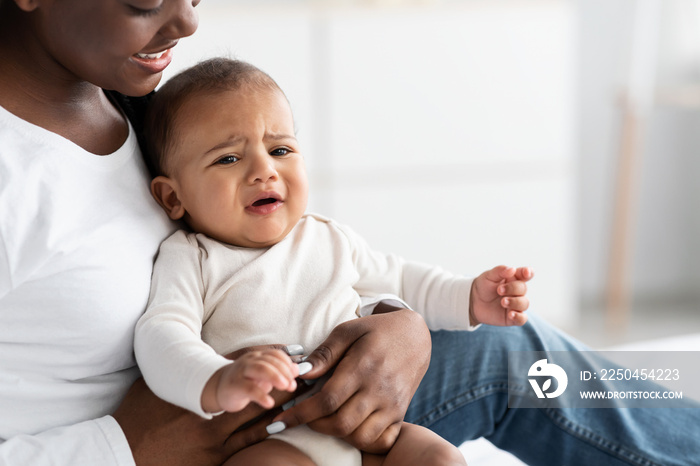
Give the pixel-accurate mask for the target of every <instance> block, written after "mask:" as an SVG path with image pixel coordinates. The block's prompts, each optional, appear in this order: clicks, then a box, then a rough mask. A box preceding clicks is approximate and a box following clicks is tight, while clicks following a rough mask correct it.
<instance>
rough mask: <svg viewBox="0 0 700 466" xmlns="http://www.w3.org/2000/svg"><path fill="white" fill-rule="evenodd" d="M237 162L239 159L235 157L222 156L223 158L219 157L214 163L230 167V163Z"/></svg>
mask: <svg viewBox="0 0 700 466" xmlns="http://www.w3.org/2000/svg"><path fill="white" fill-rule="evenodd" d="M239 160H240V159H239V158H238V157H236V156H235V155H224V156H223V157H221V158H220V159H218V160H217V161H216V162H214V163H216V164H218V165H230V164H232V163H236V162H238V161H239Z"/></svg>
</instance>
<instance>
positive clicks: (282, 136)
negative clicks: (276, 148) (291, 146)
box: [263, 133, 296, 141]
mask: <svg viewBox="0 0 700 466" xmlns="http://www.w3.org/2000/svg"><path fill="white" fill-rule="evenodd" d="M263 139H264V140H268V139H271V140H273V141H280V140H282V139H294V140H296V137H295V136H294V135H291V134H287V133H265V136H264V137H263Z"/></svg>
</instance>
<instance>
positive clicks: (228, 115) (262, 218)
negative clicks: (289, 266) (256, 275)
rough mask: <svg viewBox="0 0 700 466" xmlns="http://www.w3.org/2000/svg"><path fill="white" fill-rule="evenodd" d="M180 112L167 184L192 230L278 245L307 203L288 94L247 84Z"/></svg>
mask: <svg viewBox="0 0 700 466" xmlns="http://www.w3.org/2000/svg"><path fill="white" fill-rule="evenodd" d="M178 113H179V115H178V116H177V119H176V126H175V135H176V137H177V138H178V141H177V143H176V145H175V147H174V150H173V151H172V153H171V154H170V156H171V157H172V158H171V161H172V165H171V167H172V176H171V177H170V178H171V179H172V180H173V182H174V183H175V189H176V191H177V195H178V197H179V200H180V202H182V206H183V208H184V210H185V212H186V213H185V215H184V218H185V220H186V221H187V222H188V224H189V225H190V227H191V228H192V229H193V230H195V231H197V232H200V233H204V234H206V235H207V236H210V237H212V238H214V239H217V240H219V241H222V242H225V243H229V244H233V245H236V246H243V247H253V248H259V247H266V246H271V245H273V244H276V243H277V242H279V241H281V240H282V239H283V238H284V237H285V236H286V235H287V234H288V233H289V231H290V230H291V229H292V228H294V226H295V225H296V223H297V222H298V221H299V219H300V218H301V216H302V215H303V213H304V211H305V210H306V204H307V199H308V183H307V178H306V170H305V167H304V160H303V158H302V155H301V152H300V149H299V144H298V142H297V140H296V137H295V136H294V120H293V117H292V111H291V109H290V108H289V104H288V102H287V99H286V98H285V97H284V95H283V94H282V93H281V92H280V91H278V90H276V89H260V88H257V87H249V86H245V85H244V86H243V87H242V88H241V89H238V90H224V91H218V92H215V93H213V94H209V95H205V96H197V97H195V98H193V99H190V100H189V101H187V102H186V103H185V105H184V106H183V107H182V108H181V109H180V110H179V112H178Z"/></svg>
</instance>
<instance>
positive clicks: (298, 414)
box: [275, 303, 431, 453]
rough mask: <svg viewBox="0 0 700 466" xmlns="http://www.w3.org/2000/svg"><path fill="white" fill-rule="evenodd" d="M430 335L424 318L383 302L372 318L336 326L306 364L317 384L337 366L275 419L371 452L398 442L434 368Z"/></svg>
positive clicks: (305, 376)
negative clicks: (312, 391)
mask: <svg viewBox="0 0 700 466" xmlns="http://www.w3.org/2000/svg"><path fill="white" fill-rule="evenodd" d="M430 348H431V342H430V332H429V331H428V328H427V327H426V325H425V322H424V321H423V319H422V318H421V316H420V315H418V314H416V313H415V312H413V311H410V310H408V309H399V308H396V307H392V306H389V305H387V304H383V303H380V304H379V305H378V306H377V308H376V309H375V311H374V313H373V315H371V316H367V317H363V318H361V319H354V320H351V321H348V322H345V323H343V324H341V325H339V326H338V327H336V328H335V329H334V330H333V331H332V332H331V334H330V335H329V336H328V338H327V339H326V340H325V341H324V342H323V343H322V344H321V345H320V346H319V347H318V348H316V349H315V350H314V351H313V352H312V353H311V354H310V355H309V357H308V359H307V361H309V362H311V363H312V364H313V367H314V368H313V369H312V370H311V371H310V372H309V373H307V374H306V375H304V376H303V378H305V379H314V378H317V377H320V376H321V375H323V374H325V373H326V372H327V371H328V370H330V369H332V368H334V367H335V371H334V372H333V375H332V376H331V378H330V379H329V380H328V381H327V382H326V383H325V385H324V386H323V388H322V389H321V391H320V392H319V393H318V394H316V395H315V396H313V397H311V398H309V399H307V400H305V401H303V402H301V403H299V404H298V405H296V406H294V407H292V408H290V409H288V410H286V411H285V412H283V413H282V414H280V415H279V416H277V417H276V418H275V421H281V422H284V423H285V424H286V426H287V428H290V427H294V426H297V425H299V424H308V425H309V426H310V427H311V428H312V429H314V430H316V431H318V432H322V433H325V434H328V435H333V436H335V437H340V438H343V439H345V440H346V441H347V442H349V443H351V444H352V445H354V446H356V447H357V448H359V449H361V450H363V451H368V452H377V453H380V452H385V451H386V450H387V449H388V448H389V447H390V446H391V445H392V444H393V443H394V440H395V439H396V436H397V435H398V432H399V429H400V424H401V421H402V420H403V417H404V415H405V413H406V409H407V408H408V404H409V402H410V401H411V398H412V397H413V394H414V393H415V391H416V389H417V388H418V385H419V383H420V381H421V379H422V377H423V375H424V374H425V371H426V370H427V368H428V364H429V363H430Z"/></svg>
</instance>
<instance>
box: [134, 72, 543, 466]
mask: <svg viewBox="0 0 700 466" xmlns="http://www.w3.org/2000/svg"><path fill="white" fill-rule="evenodd" d="M145 134H146V135H147V141H146V144H147V148H148V150H147V160H148V163H149V166H150V168H151V170H152V172H153V173H154V174H155V175H156V176H155V178H154V179H153V181H152V183H151V192H152V193H153V196H154V197H155V198H156V200H157V201H158V203H159V204H160V205H161V206H162V207H163V209H165V211H166V212H167V213H168V215H169V216H170V218H172V219H173V220H184V222H185V224H186V227H187V230H181V231H178V232H176V233H175V234H173V235H172V236H171V237H170V238H168V239H167V240H166V241H164V242H163V244H162V245H161V248H160V252H159V255H158V258H157V260H156V264H155V267H154V272H153V279H152V286H151V296H150V300H149V305H148V309H147V311H146V313H145V315H144V316H143V317H142V318H141V320H140V321H139V323H138V325H137V328H136V340H135V348H136V356H137V359H138V363H139V366H140V367H141V370H142V372H143V375H144V378H145V380H146V382H147V383H148V385H149V386H150V387H151V389H152V390H153V391H154V392H155V393H156V394H157V395H158V396H160V397H162V398H163V399H165V400H167V401H170V402H172V403H174V404H177V405H179V406H182V407H184V408H186V409H189V410H191V411H193V412H195V413H198V414H199V415H201V416H203V417H210V416H212V415H213V414H215V413H219V412H222V411H232V412H233V411H238V410H241V409H243V408H244V407H245V406H246V405H247V404H248V403H250V402H256V403H258V404H260V405H261V406H263V407H267V408H270V407H272V406H273V400H272V398H271V396H270V392H271V391H272V390H273V389H278V390H286V391H294V390H295V388H296V381H295V377H296V376H297V375H299V370H300V368H301V369H304V364H306V365H308V363H302V364H300V365H296V364H294V363H293V362H292V361H291V359H290V358H289V356H287V355H286V354H285V353H283V352H282V351H280V350H272V349H265V350H257V351H252V352H248V353H246V354H245V355H244V356H241V357H240V358H238V359H236V360H235V361H231V360H229V359H226V358H224V357H223V356H221V355H223V354H228V353H231V352H233V351H235V350H237V349H240V348H244V347H251V346H259V345H265V344H271V343H284V342H299V343H301V344H302V346H303V347H304V348H310V349H313V348H315V347H316V346H317V345H318V344H319V343H321V342H322V341H323V340H324V339H325V338H326V336H327V335H328V334H329V333H330V331H331V330H332V329H333V328H334V327H336V326H337V325H339V324H340V323H342V322H345V321H347V320H349V319H356V318H361V317H362V313H363V309H364V308H363V307H362V305H361V298H360V296H364V297H373V296H377V295H379V294H382V293H392V294H394V295H397V296H399V297H400V298H401V299H403V300H404V301H405V302H406V303H407V304H408V305H409V306H411V307H412V308H413V309H415V311H417V312H419V313H420V314H421V315H422V316H423V317H424V319H425V321H426V323H427V324H428V326H429V327H430V328H431V329H472V328H474V327H475V326H476V325H478V324H479V323H485V324H491V325H522V324H524V323H525V321H526V320H527V317H526V316H525V314H524V313H523V311H525V310H526V309H527V307H528V300H527V298H526V297H525V289H526V286H525V282H526V281H527V280H529V279H530V278H531V277H532V272H531V271H530V270H529V269H526V268H521V269H515V268H509V267H505V266H499V267H496V268H494V269H492V270H489V271H487V272H484V273H483V274H481V275H480V276H479V277H477V278H476V279H474V280H472V279H468V278H465V277H460V276H455V275H452V274H448V273H446V272H444V271H442V270H440V269H438V268H435V267H431V266H427V265H424V264H419V263H412V262H407V261H404V260H403V259H401V258H400V257H397V256H395V255H387V254H382V253H379V252H376V251H373V250H372V249H370V248H369V247H368V245H367V244H366V242H365V241H364V240H363V239H362V238H360V237H359V236H358V235H357V234H355V233H354V232H353V231H352V230H350V229H349V228H347V227H345V226H343V225H339V224H337V223H336V222H334V221H333V220H331V219H328V218H325V217H322V216H320V215H314V214H306V213H305V211H306V207H307V197H308V183H307V178H306V172H305V168H304V160H303V158H302V155H301V151H300V148H299V144H298V142H297V140H296V138H295V132H294V120H293V116H292V112H291V109H290V106H289V103H288V101H287V99H286V97H285V95H284V93H283V92H282V91H281V90H280V88H279V87H278V86H277V84H276V83H275V82H274V81H273V80H272V79H271V78H270V77H269V76H268V75H266V74H265V73H263V72H262V71H260V70H259V69H257V68H255V67H254V66H252V65H250V64H248V63H245V62H241V61H236V60H229V59H220V58H217V59H212V60H208V61H205V62H202V63H200V64H198V65H196V66H194V67H192V68H190V69H188V70H186V71H184V72H182V73H180V74H179V75H177V76H176V77H174V78H172V79H171V80H170V81H169V82H167V83H166V84H165V85H164V86H163V87H162V88H161V89H160V90H159V91H158V92H157V93H156V95H155V97H154V98H153V100H152V102H151V104H150V108H149V110H148V114H147V117H146V125H145ZM424 455H429V457H430V459H429V460H426V459H425V456H424ZM292 458H302V460H299V461H296V460H292ZM313 463H315V464H317V465H324V464H327V465H359V464H362V465H364V466H372V465H380V464H382V465H386V466H391V465H397V466H399V465H401V466H404V465H413V464H415V465H421V466H422V465H424V464H432V465H441V464H465V463H464V459H463V457H462V455H461V454H460V452H459V450H457V448H455V447H454V446H452V445H451V444H449V443H448V442H447V441H445V440H444V439H442V438H440V437H439V436H437V435H436V434H434V433H433V432H431V431H429V430H428V429H425V428H423V427H419V426H416V425H412V424H408V423H404V424H403V425H402V427H401V431H400V434H399V436H398V438H397V440H396V442H395V443H394V445H393V447H392V448H391V449H390V450H389V452H387V454H386V455H376V454H368V453H364V452H359V451H358V450H356V449H355V448H354V447H351V446H350V445H349V444H347V443H345V442H344V441H343V440H340V439H336V438H333V437H330V436H326V435H322V434H319V433H317V432H314V431H312V430H311V429H309V428H308V427H307V426H298V427H295V428H292V429H287V430H284V431H283V432H281V433H277V434H275V435H272V436H270V437H269V438H268V439H266V440H265V441H263V442H261V443H260V444H258V445H254V446H252V447H248V448H246V449H244V450H242V451H241V452H239V453H238V454H236V455H234V456H233V457H231V458H230V460H229V462H228V463H227V464H228V465H233V464H256V465H263V464H313Z"/></svg>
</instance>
